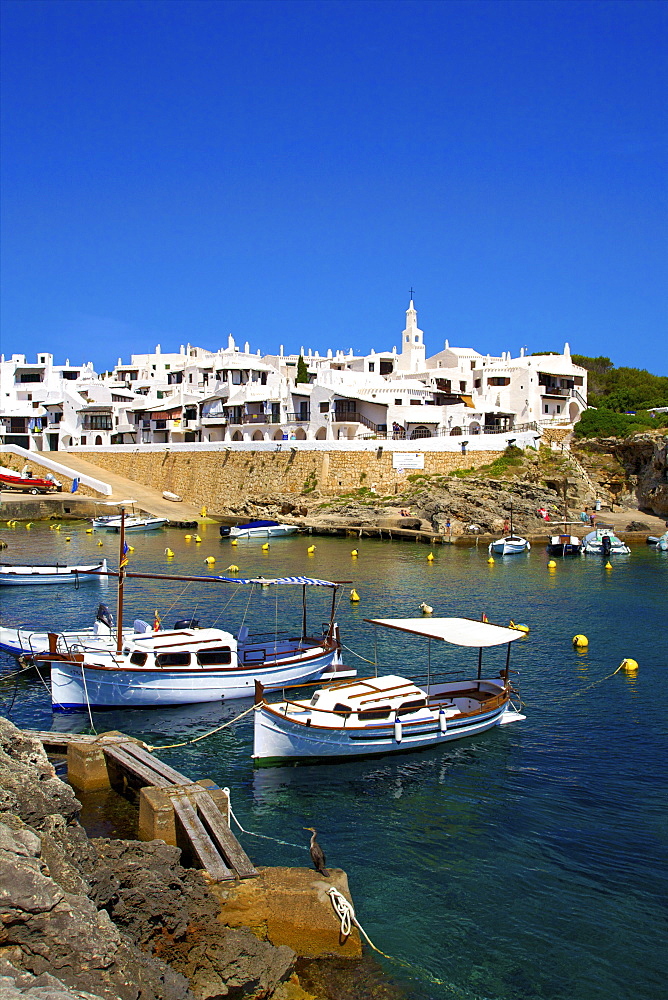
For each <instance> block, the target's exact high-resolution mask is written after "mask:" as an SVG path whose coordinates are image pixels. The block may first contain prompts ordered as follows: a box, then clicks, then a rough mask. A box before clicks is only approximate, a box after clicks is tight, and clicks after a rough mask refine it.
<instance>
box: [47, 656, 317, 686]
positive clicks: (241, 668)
mask: <svg viewBox="0 0 668 1000" xmlns="http://www.w3.org/2000/svg"><path fill="white" fill-rule="evenodd" d="M94 652H95V653H97V652H98V650H94ZM326 652H327V651H326ZM193 653H195V655H196V654H197V650H193ZM110 655H111V656H112V659H113V661H114V664H113V666H109V665H107V664H103V663H86V664H85V668H86V670H102V671H104V670H108V671H111V672H113V673H118V671H119V670H126V671H128V672H130V673H133V674H150V673H154V674H165V673H169V674H191V673H194V672H196V673H198V674H200V673H208V674H220V673H238V674H244V675H246V674H251V675H253V674H255V673H257V671H258V669H262V668H265V667H270V668H275V669H277V670H282V669H283V668H284V667H286V666H287V667H289V666H293V665H294V664H303V663H308V662H309V661H310V660H316V659H318V657H319V656H321V655H322V653H314V654H313V655H311V656H305V657H301V658H300V657H292V658H291V659H289V660H279V661H276V660H265V661H264V662H263V663H238V664H236V665H234V664H217V665H216V666H213V667H202V666H200V665H199V664H191V665H190V666H187V667H152V666H143V667H140V666H137V665H136V664H134V663H126V662H125V661H124V660H119V659H117V658H116V656H114V655H113V654H110ZM35 659H40V660H46V661H47V662H48V661H49V660H54V661H56V660H58V661H59V662H60V663H82V662H83V659H84V656H83V653H71V654H70V655H67V654H65V653H38V654H36V656H35ZM310 683H311V684H313V681H311V682H310Z"/></svg>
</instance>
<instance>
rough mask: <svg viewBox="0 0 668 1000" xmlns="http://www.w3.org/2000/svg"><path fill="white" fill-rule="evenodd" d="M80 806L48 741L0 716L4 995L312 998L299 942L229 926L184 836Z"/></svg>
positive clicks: (139, 999) (0, 967) (130, 999)
mask: <svg viewBox="0 0 668 1000" xmlns="http://www.w3.org/2000/svg"><path fill="white" fill-rule="evenodd" d="M79 811H80V803H79V802H78V801H77V799H76V798H75V796H74V792H73V791H72V789H71V788H70V786H69V785H66V784H64V783H63V782H62V781H61V780H60V779H59V778H58V777H57V776H56V774H55V771H54V769H53V767H52V765H51V764H50V762H49V761H48V759H47V757H46V755H45V753H44V750H43V748H42V745H41V743H40V742H39V741H38V740H36V739H33V738H30V737H28V736H26V735H25V734H23V733H21V732H20V731H19V730H18V729H16V728H15V727H14V726H13V725H12V724H11V723H10V722H8V721H7V720H5V719H1V718H0V921H1V923H0V995H2V996H3V997H7V998H9V997H12V996H14V995H16V996H21V997H23V996H25V995H27V996H31V995H32V996H35V997H38V996H39V997H43V998H46V997H48V998H51V1000H60V998H61V996H62V997H63V998H65V997H84V998H86V997H88V998H99V1000H212V998H214V997H215V998H222V997H227V998H229V1000H232V998H248V1000H260V998H268V997H275V998H276V1000H278V998H283V1000H287V998H288V997H290V998H292V997H294V998H302V1000H307V998H308V997H309V996H310V995H309V994H306V993H305V992H304V991H302V990H301V988H300V987H299V986H298V984H297V983H295V982H294V981H292V982H286V980H289V979H290V976H291V973H292V970H293V967H294V963H295V959H296V955H295V952H294V951H293V950H292V949H291V948H289V947H286V946H284V945H281V946H279V947H275V946H274V945H272V944H270V943H269V942H268V941H266V940H260V939H259V938H258V937H257V936H256V935H254V934H253V933H252V932H251V931H250V930H249V929H248V928H246V927H235V928H231V927H226V926H224V925H223V923H222V922H221V920H220V892H221V890H220V888H218V889H217V894H215V893H214V892H212V891H211V887H210V885H209V883H208V882H207V879H206V877H205V875H204V874H203V873H201V872H197V871H194V870H192V869H185V868H182V867H181V866H180V864H179V856H180V851H179V850H178V849H177V848H174V847H169V846H167V845H166V844H164V843H163V842H162V841H152V842H150V843H140V842H136V841H118V840H89V839H88V837H87V836H86V833H85V831H84V830H83V828H82V827H81V825H80V824H79V821H78V815H79ZM165 958H166V959H168V961H169V964H168V963H167V961H165V960H163V959H165Z"/></svg>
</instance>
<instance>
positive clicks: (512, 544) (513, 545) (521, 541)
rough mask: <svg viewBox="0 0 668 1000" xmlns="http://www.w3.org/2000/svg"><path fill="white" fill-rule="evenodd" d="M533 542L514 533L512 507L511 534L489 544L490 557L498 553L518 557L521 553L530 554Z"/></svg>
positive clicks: (511, 509) (511, 510)
mask: <svg viewBox="0 0 668 1000" xmlns="http://www.w3.org/2000/svg"><path fill="white" fill-rule="evenodd" d="M530 549H531V542H529V541H527V539H526V538H522V536H521V535H516V534H515V532H514V531H513V508H512V505H511V507H510V534H509V535H505V536H504V537H503V538H497V539H495V540H494V541H493V542H490V543H489V546H488V552H489V554H490V555H493V554H494V553H496V554H497V555H500V556H511V555H516V554H517V553H519V552H529V550H530Z"/></svg>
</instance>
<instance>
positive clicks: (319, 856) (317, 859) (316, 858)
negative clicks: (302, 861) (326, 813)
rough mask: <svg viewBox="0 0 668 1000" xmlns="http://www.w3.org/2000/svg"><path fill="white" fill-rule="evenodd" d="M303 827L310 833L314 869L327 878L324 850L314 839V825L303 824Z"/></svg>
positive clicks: (315, 832)
mask: <svg viewBox="0 0 668 1000" xmlns="http://www.w3.org/2000/svg"><path fill="white" fill-rule="evenodd" d="M304 829H305V830H308V831H309V832H310V833H311V848H310V852H311V860H312V862H313V864H314V865H315V869H316V871H319V872H320V874H321V875H324V876H325V878H329V872H328V871H327V869H326V868H325V860H326V859H325V852H324V851H323V849H322V847H321V846H320V844H318V843H317V841H316V839H315V838H316V834H317V831H316V829H315V827H313V826H305V827H304Z"/></svg>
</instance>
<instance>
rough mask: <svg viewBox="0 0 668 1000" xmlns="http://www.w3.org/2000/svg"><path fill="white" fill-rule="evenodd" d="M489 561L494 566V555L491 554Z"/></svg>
mask: <svg viewBox="0 0 668 1000" xmlns="http://www.w3.org/2000/svg"><path fill="white" fill-rule="evenodd" d="M487 562H488V563H489V564H490V566H493V565H494V563H495V562H496V560H495V559H494V556H490V557H489V559H488V560H487Z"/></svg>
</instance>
